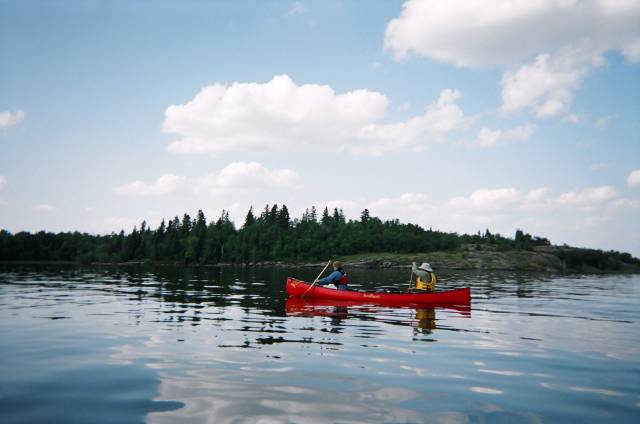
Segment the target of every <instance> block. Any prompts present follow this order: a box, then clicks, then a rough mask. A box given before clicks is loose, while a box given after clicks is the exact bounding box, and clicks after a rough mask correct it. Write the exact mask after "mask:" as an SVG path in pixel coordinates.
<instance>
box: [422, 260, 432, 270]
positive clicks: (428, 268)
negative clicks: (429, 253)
mask: <svg viewBox="0 0 640 424" xmlns="http://www.w3.org/2000/svg"><path fill="white" fill-rule="evenodd" d="M420 269H424V270H425V271H429V272H433V270H432V269H431V265H429V264H428V263H427V262H423V263H422V265H420Z"/></svg>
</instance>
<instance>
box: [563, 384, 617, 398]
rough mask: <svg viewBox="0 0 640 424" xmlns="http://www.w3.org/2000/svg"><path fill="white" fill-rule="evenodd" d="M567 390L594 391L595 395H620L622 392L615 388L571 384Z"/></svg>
mask: <svg viewBox="0 0 640 424" xmlns="http://www.w3.org/2000/svg"><path fill="white" fill-rule="evenodd" d="M569 390H573V391H574V392H582V393H595V394H597V395H603V396H622V393H620V392H616V391H615V390H609V389H599V388H597V387H581V386H571V387H569Z"/></svg>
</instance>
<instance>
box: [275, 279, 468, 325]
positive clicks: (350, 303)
mask: <svg viewBox="0 0 640 424" xmlns="http://www.w3.org/2000/svg"><path fill="white" fill-rule="evenodd" d="M314 287H315V286H314ZM365 305H366V306H365ZM420 306H422V307H423V308H429V305H410V304H399V303H388V302H369V301H367V302H366V303H364V302H362V301H355V300H331V299H307V298H304V299H302V298H299V297H290V298H288V299H287V301H286V303H285V311H286V313H287V315H301V316H307V315H308V316H334V315H336V313H337V312H339V313H344V310H346V309H347V308H348V307H352V310H356V311H358V312H369V311H371V312H378V311H379V310H380V309H379V308H378V307H393V308H408V309H413V310H420V309H421V308H420ZM435 307H436V309H449V310H452V311H455V312H457V313H458V314H460V315H462V316H463V317H470V316H471V306H469V305H468V304H467V305H447V304H438V305H435ZM430 309H433V307H431V308H430Z"/></svg>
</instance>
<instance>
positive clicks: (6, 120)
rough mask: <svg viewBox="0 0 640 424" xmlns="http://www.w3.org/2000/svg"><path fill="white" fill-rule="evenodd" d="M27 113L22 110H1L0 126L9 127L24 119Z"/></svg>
mask: <svg viewBox="0 0 640 424" xmlns="http://www.w3.org/2000/svg"><path fill="white" fill-rule="evenodd" d="M24 117H25V113H24V112H23V111H21V110H17V111H15V112H11V111H10V110H5V111H3V112H0V128H9V127H12V126H14V125H18V124H19V123H21V122H22V121H24Z"/></svg>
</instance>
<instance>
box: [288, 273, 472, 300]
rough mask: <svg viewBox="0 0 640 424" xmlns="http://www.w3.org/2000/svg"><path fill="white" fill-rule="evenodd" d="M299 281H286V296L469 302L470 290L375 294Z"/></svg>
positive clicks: (291, 279)
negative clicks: (329, 287)
mask: <svg viewBox="0 0 640 424" xmlns="http://www.w3.org/2000/svg"><path fill="white" fill-rule="evenodd" d="M310 287H311V284H309V283H306V282H304V281H301V280H297V279H295V278H292V277H289V278H288V279H287V294H288V295H289V296H292V297H301V296H303V295H304V297H305V298H307V299H328V300H343V301H353V302H361V303H373V304H381V303H386V304H399V305H468V304H469V303H470V302H471V289H470V288H469V287H465V288H462V289H456V290H448V291H443V292H433V293H377V292H364V291H355V290H354V291H351V290H335V289H328V288H324V287H320V286H317V285H316V286H313V287H311V288H310Z"/></svg>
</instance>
